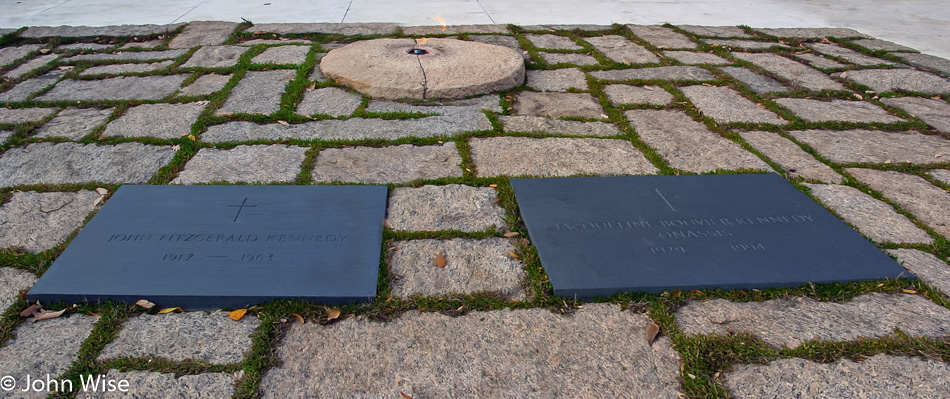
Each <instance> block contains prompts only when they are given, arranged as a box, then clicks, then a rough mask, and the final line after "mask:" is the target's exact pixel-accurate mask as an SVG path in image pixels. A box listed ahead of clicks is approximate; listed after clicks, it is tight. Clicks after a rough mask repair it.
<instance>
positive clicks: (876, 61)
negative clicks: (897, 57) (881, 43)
mask: <svg viewBox="0 0 950 399" xmlns="http://www.w3.org/2000/svg"><path fill="white" fill-rule="evenodd" d="M805 47H808V48H810V49H812V50H815V51H817V52H819V53H823V54H827V55H830V56H833V57H838V58H841V59H844V60H845V61H848V62H850V63H852V64H854V65H860V66H871V65H890V66H901V64H898V63H896V62H894V61H888V60H882V59H880V58H875V57H869V56H866V55H864V54H861V53H859V52H857V51H854V50H851V49H847V48H844V47H841V46H839V45H837V44H829V43H806V44H805Z"/></svg>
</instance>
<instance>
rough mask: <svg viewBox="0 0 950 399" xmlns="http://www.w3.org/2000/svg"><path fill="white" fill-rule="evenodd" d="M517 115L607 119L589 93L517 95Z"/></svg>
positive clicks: (525, 92) (526, 93)
mask: <svg viewBox="0 0 950 399" xmlns="http://www.w3.org/2000/svg"><path fill="white" fill-rule="evenodd" d="M514 110H515V112H516V113H518V114H521V115H540V116H550V117H554V118H557V117H561V116H580V117H584V118H597V119H599V118H606V117H607V116H606V115H604V110H603V108H601V107H600V103H598V102H597V100H596V99H595V98H594V97H593V96H591V95H590V94H587V93H535V92H530V91H523V92H521V93H518V94H516V95H515V107H514Z"/></svg>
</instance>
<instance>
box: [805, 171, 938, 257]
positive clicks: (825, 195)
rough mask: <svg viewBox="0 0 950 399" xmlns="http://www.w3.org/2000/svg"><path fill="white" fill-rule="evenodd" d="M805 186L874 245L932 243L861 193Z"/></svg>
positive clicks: (902, 218) (831, 186) (838, 187)
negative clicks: (879, 243) (875, 242)
mask: <svg viewBox="0 0 950 399" xmlns="http://www.w3.org/2000/svg"><path fill="white" fill-rule="evenodd" d="M805 186H806V187H808V188H810V189H811V193H812V195H814V196H815V197H818V199H819V200H821V202H822V203H823V204H825V205H826V206H828V207H829V208H831V209H832V210H834V211H835V213H836V214H838V216H841V217H842V218H843V219H844V220H845V221H846V222H848V223H849V224H851V225H852V226H854V227H855V228H857V230H858V231H859V232H861V234H864V235H865V236H866V237H868V238H870V239H872V240H874V241H877V242H882V243H883V242H893V243H899V244H901V243H909V244H918V243H920V244H932V243H933V238H931V237H930V235H928V234H927V232H925V231H923V230H921V229H920V228H919V227H917V225H915V224H914V223H913V222H911V221H910V220H909V219H907V217H906V216H904V215H901V214H899V213H897V211H895V210H894V208H891V206H890V205H887V204H885V203H884V202H882V201H879V200H876V199H874V197H872V196H870V195H867V194H865V193H863V192H861V190H858V189H856V188H854V187H849V186H841V185H837V184H808V183H805Z"/></svg>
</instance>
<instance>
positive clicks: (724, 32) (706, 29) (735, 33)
mask: <svg viewBox="0 0 950 399" xmlns="http://www.w3.org/2000/svg"><path fill="white" fill-rule="evenodd" d="M676 27H677V28H680V29H682V30H685V31H687V32H689V33H692V34H694V35H698V36H710V37H753V36H752V35H750V34H748V33H746V31H745V29H742V28H740V27H738V26H696V25H677V26H676Z"/></svg>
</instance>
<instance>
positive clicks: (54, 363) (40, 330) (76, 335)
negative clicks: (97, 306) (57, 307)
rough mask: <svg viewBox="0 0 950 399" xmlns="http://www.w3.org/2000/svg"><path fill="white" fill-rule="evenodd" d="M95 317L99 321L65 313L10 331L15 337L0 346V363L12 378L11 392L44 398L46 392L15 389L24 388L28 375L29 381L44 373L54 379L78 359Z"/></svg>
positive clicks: (42, 377) (24, 324)
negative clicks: (25, 391)
mask: <svg viewBox="0 0 950 399" xmlns="http://www.w3.org/2000/svg"><path fill="white" fill-rule="evenodd" d="M70 313H71V312H70ZM96 320H98V318H97V317H93V316H87V315H85V314H68V315H66V316H61V317H59V318H56V319H50V320H43V321H42V322H38V323H22V324H20V325H18V326H17V327H16V329H14V330H13V335H14V336H15V337H16V338H14V339H12V340H10V341H7V342H5V345H4V346H3V347H0V364H2V365H3V373H4V375H9V376H10V377H12V378H13V379H14V382H15V388H14V389H15V390H14V391H13V392H14V393H15V394H16V395H17V396H18V397H27V398H36V397H40V398H42V397H46V396H47V395H44V393H45V392H41V393H39V395H22V396H20V395H21V394H24V392H17V390H22V389H23V388H24V387H27V384H28V383H27V380H26V379H27V376H29V377H30V380H31V381H36V380H35V378H36V376H41V377H40V379H41V380H45V377H46V375H49V376H50V378H52V379H57V378H58V377H59V376H60V375H61V374H63V373H64V372H66V370H67V369H69V366H70V365H71V364H72V363H73V362H75V361H76V360H77V359H76V355H77V354H78V353H79V348H80V346H81V345H82V343H83V341H84V340H85V339H86V338H87V337H88V336H89V333H90V332H92V327H93V325H94V324H95V323H96ZM44 382H45V381H44ZM76 388H79V387H78V386H77V387H76ZM30 393H33V392H30ZM6 394H7V392H6V391H4V396H6Z"/></svg>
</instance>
